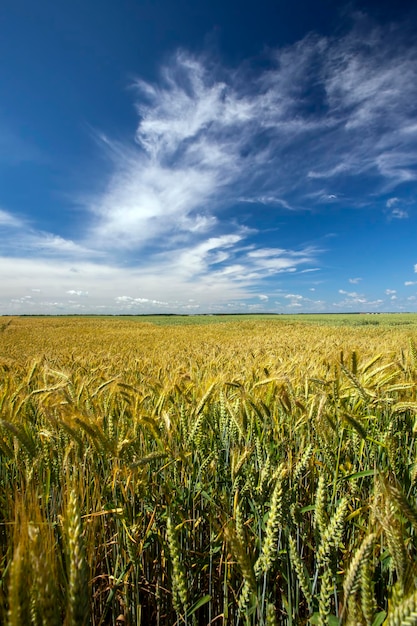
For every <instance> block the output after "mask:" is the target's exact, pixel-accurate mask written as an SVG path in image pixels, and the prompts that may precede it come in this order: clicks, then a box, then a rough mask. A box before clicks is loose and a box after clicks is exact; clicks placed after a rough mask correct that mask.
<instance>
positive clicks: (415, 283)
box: [404, 280, 417, 287]
mask: <svg viewBox="0 0 417 626" xmlns="http://www.w3.org/2000/svg"><path fill="white" fill-rule="evenodd" d="M404 285H405V286H406V287H410V285H417V280H406V281H405V283H404Z"/></svg>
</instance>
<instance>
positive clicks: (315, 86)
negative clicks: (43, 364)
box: [0, 0, 417, 314]
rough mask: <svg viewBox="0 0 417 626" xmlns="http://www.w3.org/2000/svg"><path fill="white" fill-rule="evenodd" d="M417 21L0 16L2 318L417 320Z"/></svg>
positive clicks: (407, 7)
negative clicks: (226, 315) (358, 316)
mask: <svg viewBox="0 0 417 626" xmlns="http://www.w3.org/2000/svg"><path fill="white" fill-rule="evenodd" d="M414 5H415V3H414V2H411V1H410V2H396V3H393V2H388V1H379V2H377V1H374V2H370V1H367V2H365V1H360V0H357V1H356V2H350V3H337V2H332V1H330V0H323V1H322V2H314V3H313V2H307V1H301V0H298V1H297V0H295V1H293V2H291V3H288V2H279V1H275V2H272V1H269V0H261V1H258V2H254V1H250V2H249V1H240V2H235V1H234V0H233V1H228V2H224V0H223V2H220V1H219V0H213V1H211V2H209V1H204V2H191V1H189V0H188V1H185V0H180V1H176V2H172V1H171V2H169V1H167V0H159V1H158V2H150V1H148V2H133V1H128V0H119V2H118V3H114V2H107V1H101V2H98V1H95V0H94V1H92V0H90V1H85V0H84V1H83V2H81V0H73V1H72V2H63V1H54V2H52V1H50V0H43V1H42V2H38V3H34V2H30V1H29V0H13V1H11V0H3V3H2V5H1V7H0V28H1V37H0V55H1V58H2V66H1V69H0V245H1V248H0V314H1V313H30V312H33V313H36V312H46V313H54V312H101V311H103V312H114V313H116V312H132V313H133V312H151V311H160V312H162V311H172V312H181V311H185V312H193V311H197V312H198V311H199V312H210V311H216V310H218V311H253V310H260V311H261V310H262V311H282V312H290V311H294V312H296V311H344V310H346V311H352V310H358V311H359V310H360V311H364V310H372V311H374V310H375V311H382V310H393V311H396V310H417V280H415V279H416V278H417V277H416V271H417V255H416V253H415V248H416V246H415V243H414V242H415V235H416V224H417V213H416V204H415V197H416V194H415V192H416V188H417V185H416V177H417V168H416V166H417V105H416V104H415V103H416V102H417V44H416V40H417V39H416V34H417V10H416V8H415V7H414Z"/></svg>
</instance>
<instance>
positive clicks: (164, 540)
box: [0, 317, 417, 626]
mask: <svg viewBox="0 0 417 626" xmlns="http://www.w3.org/2000/svg"><path fill="white" fill-rule="evenodd" d="M416 343H417V332H416V327H415V326H414V325H413V324H410V325H407V324H404V325H401V324H398V325H396V326H391V325H385V324H378V325H374V324H360V325H356V326H355V325H343V324H342V325H339V326H337V327H336V326H332V325H328V324H327V325H322V324H309V323H303V322H302V321H297V322H295V323H294V322H290V321H287V320H279V319H276V320H274V319H265V320H259V319H253V320H251V319H244V320H241V321H240V320H237V319H236V320H231V321H227V322H224V323H215V324H198V323H193V324H187V325H175V324H172V325H157V324H155V323H152V322H151V321H149V320H148V321H144V320H140V319H129V318H108V319H107V318H97V319H96V318H82V317H80V318H76V317H74V318H23V317H22V318H3V319H2V320H1V323H0V622H1V623H4V624H9V625H11V626H22V625H36V626H38V625H39V626H46V625H48V626H49V625H52V626H54V625H56V626H58V625H61V624H65V625H66V626H78V625H82V624H91V625H92V626H105V625H108V624H114V623H115V619H116V617H117V616H118V615H119V614H123V615H124V616H125V619H126V623H128V624H130V625H131V626H133V625H135V626H136V625H148V624H149V625H152V624H155V625H161V626H162V625H170V626H172V625H174V624H189V625H190V626H191V625H194V624H201V625H208V624H224V625H229V626H231V625H238V624H242V625H259V626H264V625H272V624H279V625H282V626H284V625H285V626H292V625H298V624H300V625H302V624H318V625H319V626H324V625H326V624H329V625H330V626H335V625H336V624H349V625H352V626H353V625H355V626H356V625H364V626H379V625H380V624H382V623H383V622H384V623H386V624H388V625H389V626H391V625H392V626H394V625H395V626H397V625H398V626H399V625H403V624H404V625H405V624H407V625H411V624H417V586H416V582H417V563H416V554H417V537H416V532H417V504H416V497H417V449H416V436H415V434H416V433H415V431H416V428H417V425H416V415H417V398H416V380H417V349H416Z"/></svg>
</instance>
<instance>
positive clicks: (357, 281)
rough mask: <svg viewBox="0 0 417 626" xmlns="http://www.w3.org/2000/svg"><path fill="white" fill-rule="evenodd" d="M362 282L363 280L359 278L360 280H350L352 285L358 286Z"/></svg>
mask: <svg viewBox="0 0 417 626" xmlns="http://www.w3.org/2000/svg"><path fill="white" fill-rule="evenodd" d="M361 280H362V278H359V277H358V278H349V282H350V283H351V284H352V285H357V284H358V283H360V281H361Z"/></svg>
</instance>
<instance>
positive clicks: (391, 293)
mask: <svg viewBox="0 0 417 626" xmlns="http://www.w3.org/2000/svg"><path fill="white" fill-rule="evenodd" d="M385 293H386V294H387V296H392V295H394V294H396V293H397V290H396V289H386V290H385Z"/></svg>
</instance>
